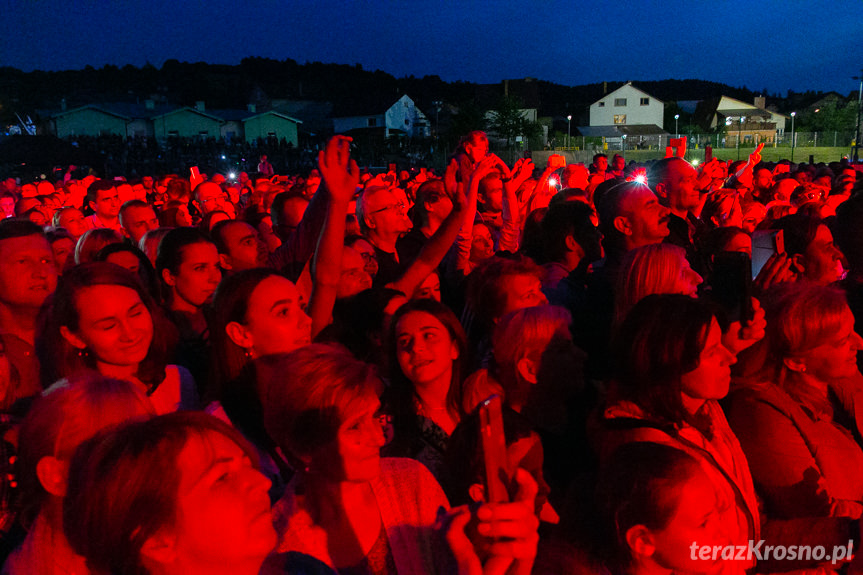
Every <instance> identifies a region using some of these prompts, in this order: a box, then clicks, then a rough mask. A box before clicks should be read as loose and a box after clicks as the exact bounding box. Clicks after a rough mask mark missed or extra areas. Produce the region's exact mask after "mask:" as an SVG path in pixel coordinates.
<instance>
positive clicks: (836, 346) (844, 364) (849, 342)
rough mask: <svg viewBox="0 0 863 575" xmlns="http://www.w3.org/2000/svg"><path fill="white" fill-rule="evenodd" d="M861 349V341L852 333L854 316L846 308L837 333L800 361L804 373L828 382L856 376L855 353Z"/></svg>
mask: <svg viewBox="0 0 863 575" xmlns="http://www.w3.org/2000/svg"><path fill="white" fill-rule="evenodd" d="M861 348H863V340H861V338H860V336H859V335H857V333H856V332H855V331H854V314H852V313H851V310H850V309H849V308H847V307H846V308H845V310H844V311H843V312H842V318H841V323H840V328H839V329H838V330H837V332H836V333H835V334H833V335H832V337H830V338H829V339H828V340H827V341H825V342H824V343H822V344H821V345H819V346H818V347H816V348H813V349H811V350H809V351H808V352H807V353H806V354H805V355H804V356H802V357H801V358H800V359H802V361H803V365H805V366H806V373H808V374H809V375H811V376H812V377H814V378H815V379H817V380H819V381H823V382H830V381H834V380H837V379H841V378H848V377H853V376H855V375H857V351H858V350H859V349H861Z"/></svg>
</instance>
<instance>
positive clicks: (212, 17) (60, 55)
mask: <svg viewBox="0 0 863 575" xmlns="http://www.w3.org/2000/svg"><path fill="white" fill-rule="evenodd" d="M0 7H2V9H0V13H2V14H3V18H2V20H3V23H4V30H3V31H2V32H0V65H4V66H13V67H15V68H19V69H22V70H25V71H31V70H37V69H39V70H70V69H80V68H83V67H84V66H86V65H88V64H89V65H91V66H93V67H95V68H100V67H102V66H104V65H105V64H115V65H117V66H123V65H125V64H133V65H135V66H141V65H143V64H145V63H146V62H150V63H151V64H153V65H155V66H157V67H161V65H162V64H163V63H164V61H165V60H167V59H169V58H176V59H177V60H180V61H188V62H197V61H203V62H209V63H214V64H237V63H239V62H240V60H241V59H242V58H244V57H247V56H261V57H267V58H274V59H278V60H283V59H285V58H292V59H294V60H296V61H297V62H300V63H303V62H307V61H321V62H333V63H339V64H355V63H359V64H362V66H363V67H364V68H365V69H367V70H374V69H380V70H383V71H386V72H389V73H390V74H393V75H395V76H397V77H401V76H406V75H410V74H413V75H415V76H424V75H427V74H436V75H439V76H440V77H441V78H443V79H444V80H447V81H454V80H466V81H472V82H481V83H492V82H498V81H500V80H502V79H504V78H522V77H527V76H530V77H534V78H539V79H542V80H549V81H553V82H557V83H560V84H565V85H578V84H585V83H592V82H600V81H603V80H609V81H626V80H633V81H638V80H663V79H669V78H676V79H687V78H697V79H702V80H711V81H716V82H724V83H726V84H730V85H732V86H746V87H748V88H750V89H752V90H756V91H761V90H764V89H767V90H768V91H769V92H770V93H777V92H778V93H780V94H781V95H783V96H784V95H785V93H786V91H787V90H788V89H792V90H794V91H805V90H809V89H812V90H824V91H828V90H836V91H838V92H840V93H842V94H848V93H849V92H851V91H854V90H856V89H857V86H858V83H857V82H856V81H854V80H852V79H851V77H852V76H856V75H860V72H861V68H863V58H861V51H860V47H861V45H863V2H861V0H834V1H833V2H829V3H827V2H823V1H822V2H804V1H800V0H784V1H781V0H778V1H773V0H771V1H762V2H759V1H757V0H727V1H722V0H717V1H713V2H707V1H702V0H689V1H686V2H679V1H673V0H664V1H654V0H644V1H639V0H617V1H614V2H602V1H595V2H590V1H573V0H570V1H568V2H557V1H544V0H536V1H535V2H525V1H521V2H518V1H515V0H498V1H495V0H458V1H447V2H420V1H414V0H393V1H389V2H384V1H371V0H370V1H368V2H362V1H355V2H344V1H337V0H333V1H330V2H312V1H308V2H295V1H289V0H282V1H277V0H250V1H247V2H239V1H228V0H210V1H208V2H197V1H190V0H64V1H61V0H0ZM827 7H829V8H827Z"/></svg>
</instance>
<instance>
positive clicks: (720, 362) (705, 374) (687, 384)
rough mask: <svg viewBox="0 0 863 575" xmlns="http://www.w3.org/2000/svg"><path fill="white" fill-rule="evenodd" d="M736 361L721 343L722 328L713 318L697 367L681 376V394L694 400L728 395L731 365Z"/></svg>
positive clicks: (719, 397) (720, 397)
mask: <svg viewBox="0 0 863 575" xmlns="http://www.w3.org/2000/svg"><path fill="white" fill-rule="evenodd" d="M736 361H737V359H736V358H735V357H734V354H732V353H731V352H730V351H729V350H728V348H726V347H725V346H724V345H722V330H721V329H720V328H719V323H718V322H717V321H716V319H713V320H712V321H711V323H710V328H709V329H708V331H707V338H706V341H705V343H704V349H702V350H701V356H700V357H699V360H698V367H696V368H695V369H693V370H692V371H690V372H688V373H685V374H683V377H682V378H681V384H682V391H683V395H684V396H688V397H689V398H692V399H696V400H709V399H722V398H723V397H725V396H726V395H728V386H729V384H730V383H731V365H732V364H734V363H735V362H736Z"/></svg>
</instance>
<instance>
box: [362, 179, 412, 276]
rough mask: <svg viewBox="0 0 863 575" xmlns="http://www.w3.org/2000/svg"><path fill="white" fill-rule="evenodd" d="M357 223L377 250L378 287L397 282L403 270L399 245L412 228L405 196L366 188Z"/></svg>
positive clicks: (394, 190) (391, 190) (390, 189)
mask: <svg viewBox="0 0 863 575" xmlns="http://www.w3.org/2000/svg"><path fill="white" fill-rule="evenodd" d="M357 220H358V221H359V224H360V229H361V230H362V232H363V234H364V235H365V236H366V237H367V238H368V240H369V242H371V244H372V245H373V246H374V248H375V255H376V256H377V260H378V273H377V275H376V276H375V285H380V286H383V285H386V284H388V283H391V282H393V281H395V280H397V279H398V278H399V276H401V273H402V271H403V269H402V268H403V266H402V263H401V260H400V258H399V254H398V252H397V251H396V242H397V241H398V239H399V238H400V237H402V236H403V235H405V234H406V233H408V232H409V231H410V230H411V228H412V227H413V222H411V219H410V218H409V217H408V207H407V199H406V198H405V195H404V192H402V191H401V190H399V189H398V188H393V187H384V186H371V187H368V188H366V189H365V191H364V192H363V194H362V195H361V196H360V199H359V200H358V201H357Z"/></svg>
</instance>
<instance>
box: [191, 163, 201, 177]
mask: <svg viewBox="0 0 863 575" xmlns="http://www.w3.org/2000/svg"><path fill="white" fill-rule="evenodd" d="M189 171H190V172H191V173H192V177H191V179H192V180H200V179H201V171H200V170H199V169H198V166H192V167H191V168H189Z"/></svg>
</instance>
